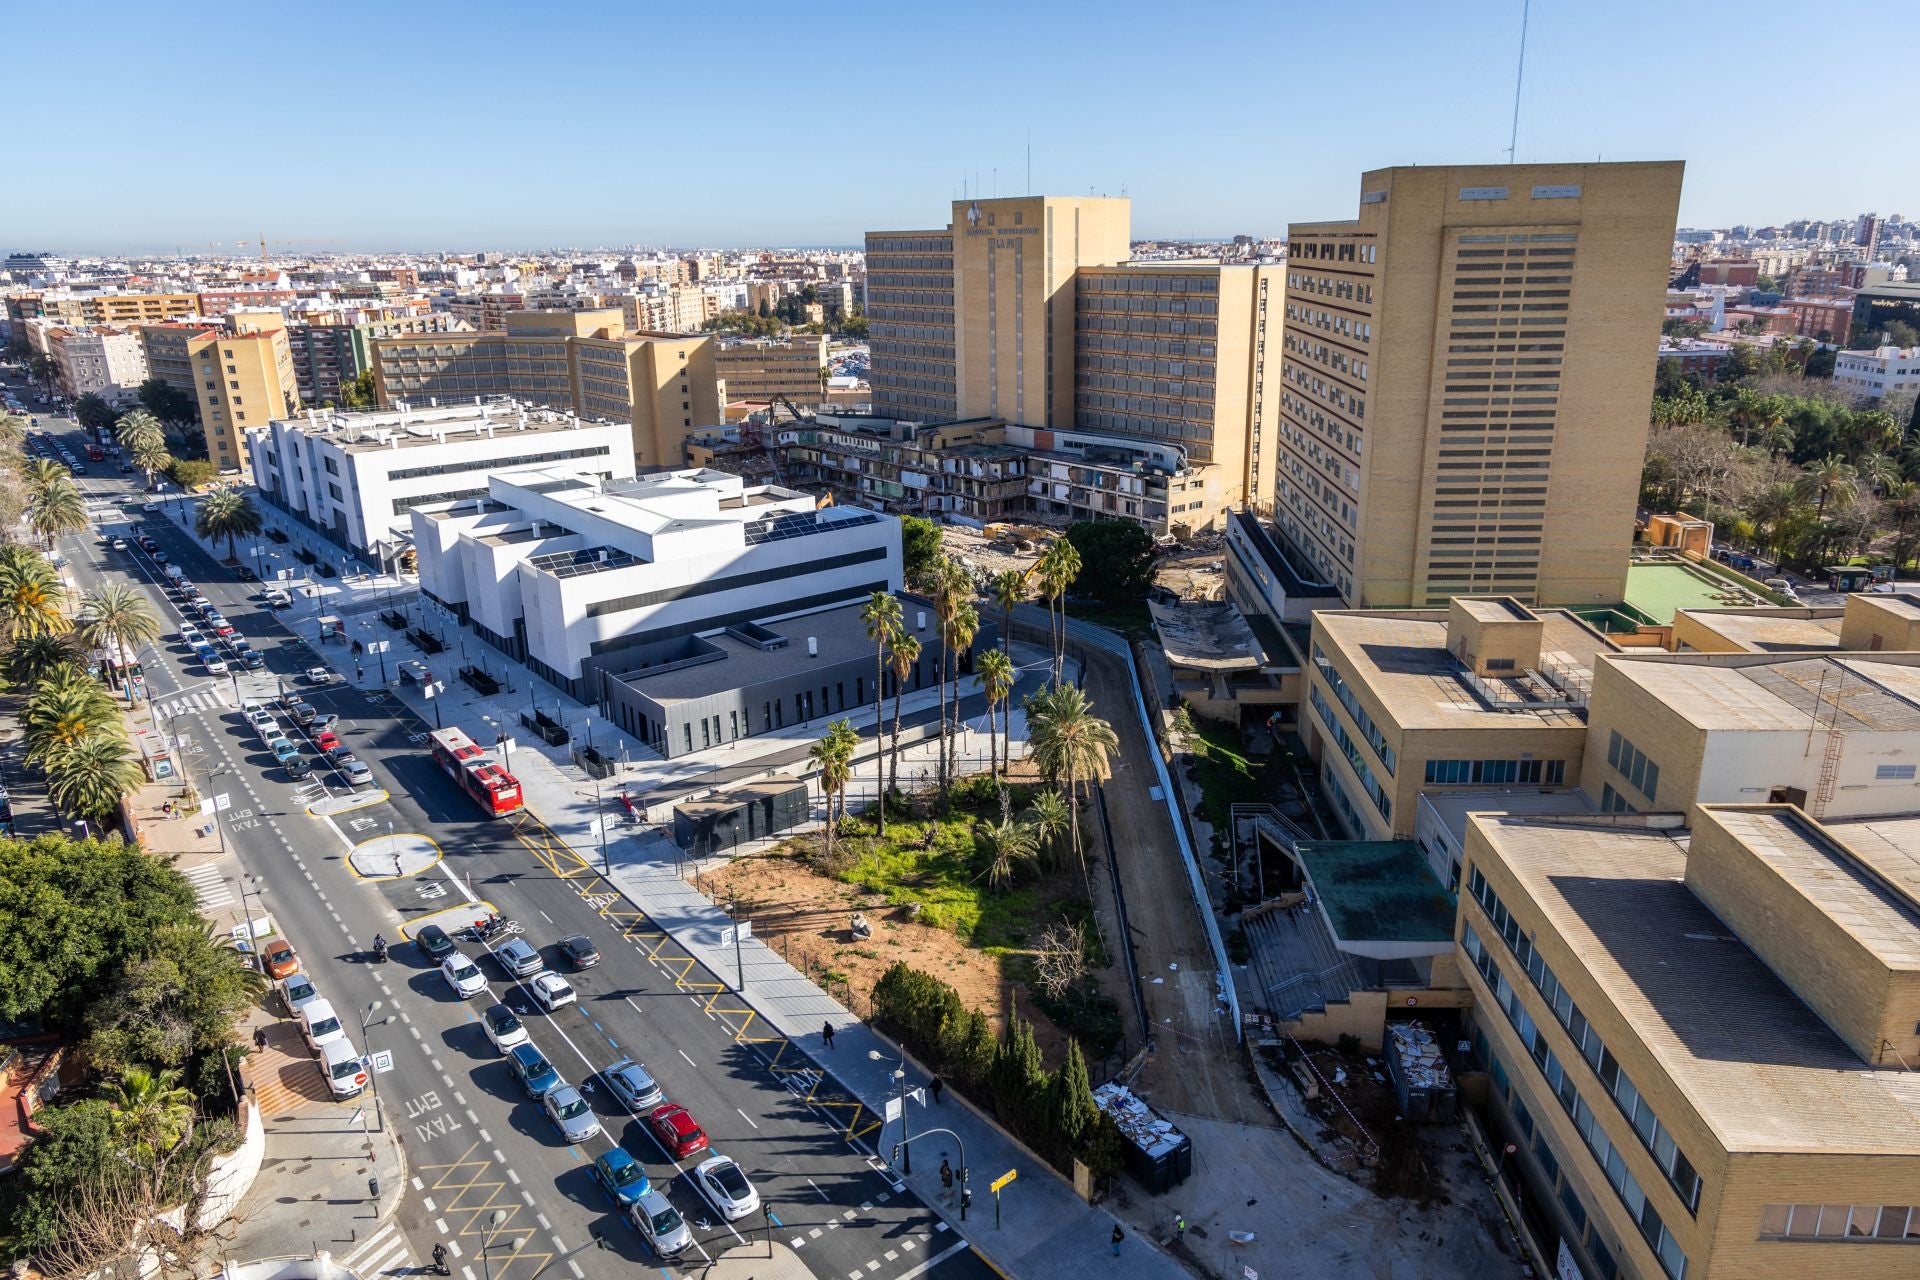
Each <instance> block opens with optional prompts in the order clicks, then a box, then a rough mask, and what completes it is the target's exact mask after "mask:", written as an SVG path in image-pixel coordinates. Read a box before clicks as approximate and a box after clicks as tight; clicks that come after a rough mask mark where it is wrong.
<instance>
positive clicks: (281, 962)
mask: <svg viewBox="0 0 1920 1280" xmlns="http://www.w3.org/2000/svg"><path fill="white" fill-rule="evenodd" d="M264 959H265V961H266V966H267V976H268V977H271V978H285V977H288V976H290V975H292V974H296V973H298V972H300V957H299V956H297V955H295V954H294V950H293V944H292V943H290V942H287V941H285V940H284V939H281V940H276V941H273V942H269V943H268V944H267V949H266V954H265V956H264Z"/></svg>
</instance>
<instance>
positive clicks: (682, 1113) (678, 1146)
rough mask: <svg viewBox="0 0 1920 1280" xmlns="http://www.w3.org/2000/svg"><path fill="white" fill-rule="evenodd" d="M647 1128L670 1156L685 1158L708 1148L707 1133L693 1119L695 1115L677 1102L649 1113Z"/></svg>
mask: <svg viewBox="0 0 1920 1280" xmlns="http://www.w3.org/2000/svg"><path fill="white" fill-rule="evenodd" d="M647 1130H648V1132H650V1133H652V1134H653V1136H654V1139H655V1140H656V1141H657V1142H659V1144H660V1145H661V1146H662V1147H663V1148H665V1149H666V1153H667V1155H668V1157H669V1158H671V1159H674V1160H680V1159H684V1158H685V1157H687V1156H690V1155H692V1154H693V1153H694V1152H696V1151H705V1150H706V1149H707V1135H706V1133H705V1132H704V1131H702V1130H701V1128H700V1126H699V1125H697V1124H695V1123H694V1121H693V1115H692V1113H690V1112H689V1111H688V1110H687V1109H686V1108H685V1107H683V1106H681V1105H680V1104H679V1103H677V1102H669V1103H667V1104H666V1105H665V1106H661V1107H655V1108H654V1109H653V1110H652V1111H650V1112H648V1113H647Z"/></svg>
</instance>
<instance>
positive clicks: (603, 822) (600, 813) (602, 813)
mask: <svg viewBox="0 0 1920 1280" xmlns="http://www.w3.org/2000/svg"><path fill="white" fill-rule="evenodd" d="M593 814H594V817H593V821H594V825H595V826H597V827H599V828H600V874H601V875H604V876H611V875H612V874H613V864H612V863H611V862H608V861H607V812H606V810H605V809H603V808H602V807H601V800H600V779H598V778H595V779H594V780H593Z"/></svg>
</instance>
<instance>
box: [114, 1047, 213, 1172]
mask: <svg viewBox="0 0 1920 1280" xmlns="http://www.w3.org/2000/svg"><path fill="white" fill-rule="evenodd" d="M103 1092H104V1093H105V1094H106V1102H107V1105H108V1106H109V1107H110V1108H112V1110H113V1129H114V1133H115V1134H116V1135H117V1136H118V1137H119V1138H120V1141H122V1142H123V1143H125V1144H126V1145H127V1149H128V1150H129V1152H131V1153H133V1154H135V1155H137V1156H138V1157H139V1158H140V1159H141V1161H142V1162H144V1163H150V1162H152V1161H153V1160H154V1159H156V1158H157V1157H159V1156H161V1155H164V1154H165V1153H167V1152H169V1151H172V1150H173V1149H174V1148H175V1147H176V1146H178V1145H179V1143H180V1140H181V1139H182V1138H184V1137H186V1136H187V1134H188V1133H189V1132H190V1131H191V1130H192V1128H193V1095H192V1094H190V1093H188V1092H187V1090H186V1089H185V1088H184V1087H182V1086H181V1084H180V1073H179V1072H178V1071H174V1070H171V1069H169V1070H164V1071H158V1072H154V1071H149V1070H147V1069H146V1068H145V1067H128V1068H127V1069H126V1071H125V1072H124V1073H123V1074H122V1075H121V1077H120V1078H119V1079H118V1080H116V1081H114V1082H113V1083H112V1084H110V1085H108V1086H107V1087H106V1089H105V1090H103Z"/></svg>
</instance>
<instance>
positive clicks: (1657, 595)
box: [1627, 560, 1766, 626]
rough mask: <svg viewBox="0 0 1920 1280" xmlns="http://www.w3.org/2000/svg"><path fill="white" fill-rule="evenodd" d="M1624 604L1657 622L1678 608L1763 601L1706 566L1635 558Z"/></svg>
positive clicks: (1663, 621) (1629, 570) (1663, 622)
mask: <svg viewBox="0 0 1920 1280" xmlns="http://www.w3.org/2000/svg"><path fill="white" fill-rule="evenodd" d="M1627 603H1628V604H1629V605H1632V606H1633V607H1634V608H1635V609H1638V610H1639V611H1640V612H1641V613H1643V614H1645V615H1646V616H1647V617H1649V618H1651V619H1653V621H1654V622H1655V623H1657V624H1659V625H1662V626H1664V625H1666V624H1667V623H1669V622H1672V621H1673V615H1674V614H1675V613H1676V612H1678V611H1679V610H1681V609H1711V608H1713V607H1714V606H1715V605H1743V604H1764V603H1766V601H1765V600H1764V599H1762V598H1761V597H1760V596H1759V595H1758V594H1757V593H1755V592H1753V591H1749V590H1747V589H1745V588H1743V587H1740V586H1737V585H1736V584H1734V583H1732V582H1729V581H1727V580H1726V579H1725V578H1722V577H1720V576H1718V575H1717V574H1715V573H1713V572H1711V571H1710V570H1707V569H1702V568H1699V567H1698V566H1695V565H1690V564H1684V563H1682V562H1680V561H1678V560H1638V561H1635V562H1634V563H1632V564H1630V565H1628V566H1627Z"/></svg>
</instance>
